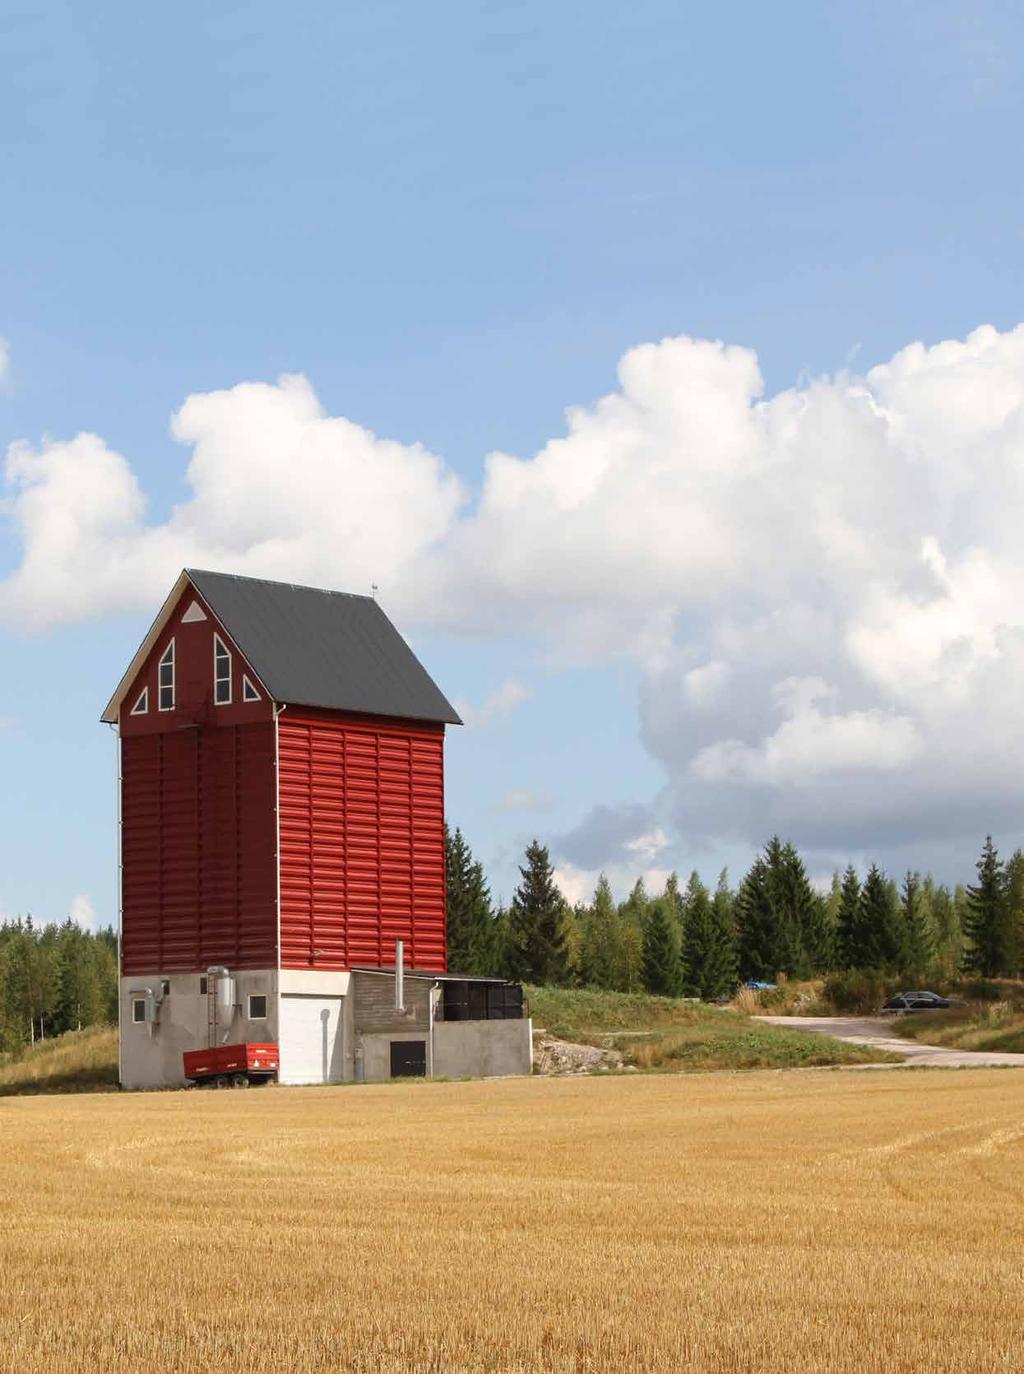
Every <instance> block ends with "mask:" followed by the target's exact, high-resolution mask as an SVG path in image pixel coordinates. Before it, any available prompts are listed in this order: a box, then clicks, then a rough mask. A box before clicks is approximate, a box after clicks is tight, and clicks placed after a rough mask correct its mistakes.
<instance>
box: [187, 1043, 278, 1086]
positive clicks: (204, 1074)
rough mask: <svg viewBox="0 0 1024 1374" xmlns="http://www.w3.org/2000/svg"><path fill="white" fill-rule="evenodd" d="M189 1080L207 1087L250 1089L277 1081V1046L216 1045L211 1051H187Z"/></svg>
mask: <svg viewBox="0 0 1024 1374" xmlns="http://www.w3.org/2000/svg"><path fill="white" fill-rule="evenodd" d="M182 1059H183V1060H184V1063H185V1077H186V1078H187V1079H188V1080H189V1082H190V1083H192V1084H194V1085H197V1086H199V1087H207V1088H227V1087H232V1088H247V1087H248V1086H249V1084H250V1083H269V1082H274V1081H275V1080H276V1079H277V1069H278V1054H277V1046H276V1045H253V1044H248V1043H247V1044H244V1045H215V1046H214V1047H213V1048H212V1049H209V1050H186V1051H185V1053H184V1054H183V1055H182Z"/></svg>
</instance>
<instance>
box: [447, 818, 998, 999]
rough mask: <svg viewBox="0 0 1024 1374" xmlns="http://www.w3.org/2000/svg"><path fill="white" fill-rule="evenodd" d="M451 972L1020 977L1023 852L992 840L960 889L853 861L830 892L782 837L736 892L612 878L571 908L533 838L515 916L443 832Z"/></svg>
mask: <svg viewBox="0 0 1024 1374" xmlns="http://www.w3.org/2000/svg"><path fill="white" fill-rule="evenodd" d="M446 848H447V865H448V868H447V873H448V877H447V882H448V966H449V968H450V969H452V970H453V971H456V972H465V973H475V974H480V975H486V976H491V977H500V978H511V979H514V980H516V981H523V982H532V983H552V984H563V985H576V986H583V987H594V988H607V989H613V990H619V991H623V992H638V991H642V990H646V991H648V992H653V993H661V994H665V995H669V996H675V995H684V996H695V997H700V998H702V999H703V1000H705V1001H714V1000H716V999H722V998H726V997H729V996H731V995H732V993H733V992H734V991H735V989H736V987H737V986H738V985H739V984H740V983H741V982H774V981H775V980H776V979H777V978H778V976H779V975H780V974H785V975H786V976H787V977H789V978H807V977H812V976H815V975H818V974H826V973H830V972H838V971H842V970H868V969H870V970H878V971H881V972H885V973H890V974H895V975H900V976H902V977H905V978H906V980H907V982H908V983H909V984H913V983H923V982H926V981H928V980H930V979H932V980H949V979H951V978H954V977H956V976H958V975H959V974H961V973H972V974H976V975H979V976H981V977H984V978H995V977H1018V976H1020V974H1021V971H1022V963H1024V853H1022V851H1021V850H1019V849H1018V850H1017V851H1016V852H1015V853H1014V854H1013V855H1012V856H1011V858H1010V859H1009V860H1008V861H1006V862H1004V861H1003V860H1002V859H1001V858H1000V856H999V854H998V851H997V850H996V848H995V846H994V845H993V843H992V839H991V837H989V838H988V839H986V841H985V845H984V848H983V850H982V853H981V857H980V859H979V860H978V863H977V865H976V868H977V876H976V879H975V881H974V882H973V883H969V884H966V885H957V886H956V887H954V888H950V887H949V886H947V885H945V884H943V883H937V882H936V881H935V880H934V879H933V878H932V877H931V876H930V875H927V874H926V875H925V876H923V877H922V876H921V874H919V873H917V872H913V871H908V872H907V873H906V874H905V875H904V877H903V878H902V880H901V881H900V882H896V881H895V880H894V879H892V878H891V877H889V876H888V875H887V874H886V873H884V872H883V871H882V869H881V868H880V867H879V866H878V865H877V864H872V865H871V867H870V868H869V869H868V871H867V872H866V873H864V874H863V875H862V874H860V873H858V871H857V870H856V869H855V868H854V867H853V866H852V865H850V866H849V867H847V869H846V870H845V872H842V873H840V872H836V873H835V874H834V875H833V878H832V882H831V886H830V888H829V890H828V891H826V892H822V891H820V890H818V889H817V888H816V887H815V886H814V885H813V884H812V883H811V881H810V879H809V877H808V875H807V869H806V866H805V864H804V861H803V860H802V859H801V857H800V855H799V853H798V852H797V849H796V847H795V846H794V845H793V844H791V843H789V842H784V841H782V840H781V839H779V838H778V837H777V836H775V837H773V838H772V839H771V840H769V841H768V843H767V844H766V845H765V847H764V849H763V850H762V851H761V852H760V853H759V854H758V855H757V857H756V858H755V860H754V862H753V863H752V865H751V867H750V869H749V870H748V872H747V873H746V874H745V875H744V877H743V879H742V881H741V882H740V883H739V885H738V887H737V888H735V889H733V888H732V887H731V886H730V883H729V877H728V874H727V872H725V871H723V872H722V873H721V874H720V875H719V877H718V881H717V883H716V884H715V886H714V888H713V889H712V888H709V887H708V886H706V885H705V884H704V882H703V881H702V879H701V877H700V875H699V874H698V873H696V872H694V873H693V874H691V876H690V878H689V881H688V882H687V883H686V885H685V887H684V886H683V885H682V884H681V883H680V881H679V878H678V877H677V875H676V874H674V873H673V874H672V875H671V876H670V878H669V879H668V882H667V883H666V885H665V889H664V891H663V892H660V893H655V894H650V893H648V892H647V890H646V888H645V886H644V883H643V881H642V879H641V880H638V881H637V883H636V884H635V886H634V887H633V889H632V891H631V892H630V894H629V896H628V897H627V898H626V900H625V901H624V902H616V901H615V899H614V897H613V895H612V891H611V888H610V886H609V884H608V880H607V879H606V878H605V877H604V876H602V877H601V878H600V879H599V880H598V883H597V887H596V890H595V892H594V895H593V897H592V899H591V900H590V901H589V902H579V903H575V904H571V903H569V902H567V901H566V900H565V898H564V897H563V896H562V894H561V892H560V891H559V889H558V886H557V884H556V882H555V877H554V870H553V867H552V864H551V859H550V855H549V852H548V850H547V849H546V848H545V846H544V845H542V844H540V843H539V841H537V840H534V841H533V843H532V844H530V846H529V847H528V848H527V850H526V854H525V858H524V862H523V863H522V865H521V866H520V870H519V872H520V881H519V885H518V886H517V888H516V891H515V894H514V896H513V898H512V901H511V902H510V903H509V905H508V906H507V907H506V906H504V905H502V904H499V905H497V906H495V904H494V903H493V902H492V900H491V895H490V890H489V887H488V883H487V880H486V875H485V874H484V870H483V866H482V865H481V863H480V862H479V860H477V859H476V858H475V857H474V856H473V854H472V851H471V850H470V847H469V845H468V844H467V842H466V839H465V837H464V836H463V834H462V832H461V831H460V830H455V831H454V832H452V831H449V832H447V835H446Z"/></svg>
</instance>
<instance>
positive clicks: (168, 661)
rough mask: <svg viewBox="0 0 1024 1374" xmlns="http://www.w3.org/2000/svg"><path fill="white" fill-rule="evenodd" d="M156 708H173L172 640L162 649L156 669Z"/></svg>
mask: <svg viewBox="0 0 1024 1374" xmlns="http://www.w3.org/2000/svg"><path fill="white" fill-rule="evenodd" d="M157 674H158V676H157V693H158V695H157V708H158V709H159V710H161V711H173V710H174V640H173V639H172V640H171V642H170V644H168V646H167V648H166V649H165V650H164V652H163V655H162V656H161V659H160V666H159V668H158V669H157Z"/></svg>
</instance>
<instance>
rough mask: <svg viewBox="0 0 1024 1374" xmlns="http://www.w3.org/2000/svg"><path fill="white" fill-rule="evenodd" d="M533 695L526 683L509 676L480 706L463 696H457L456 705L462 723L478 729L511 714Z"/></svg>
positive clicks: (488, 694)
mask: <svg viewBox="0 0 1024 1374" xmlns="http://www.w3.org/2000/svg"><path fill="white" fill-rule="evenodd" d="M532 695H533V694H532V692H531V691H530V689H529V688H528V687H527V686H526V684H525V683H523V682H520V681H519V679H518V678H515V677H509V678H506V679H505V681H504V682H502V683H501V684H500V686H498V687H495V689H494V691H493V692H488V693H487V695H486V696H485V697H484V699H483V701H482V702H480V704H479V705H478V706H475V705H473V703H472V702H468V701H464V700H463V699H462V698H461V697H456V698H455V702H454V706H455V709H456V711H458V713H459V715H460V716H461V717H462V723H463V724H464V725H467V726H468V727H469V728H470V729H476V728H479V727H480V726H482V725H490V723H491V722H492V721H495V720H500V719H501V718H502V716H507V715H509V714H510V712H512V711H514V710H515V709H516V707H517V706H521V705H522V703H523V702H524V701H529V699H530V697H531V696H532Z"/></svg>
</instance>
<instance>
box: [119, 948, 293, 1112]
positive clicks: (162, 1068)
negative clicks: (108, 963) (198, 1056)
mask: <svg viewBox="0 0 1024 1374" xmlns="http://www.w3.org/2000/svg"><path fill="white" fill-rule="evenodd" d="M202 976H203V975H202V974H200V973H153V974H146V975H140V974H136V975H135V976H133V977H131V978H122V979H121V980H120V1033H121V1086H122V1087H123V1088H177V1087H181V1086H182V1085H183V1084H184V1082H185V1074H184V1070H183V1068H182V1062H181V1056H182V1054H183V1053H184V1052H185V1050H201V1049H205V1048H206V1045H207V1039H208V1031H207V999H206V996H205V995H204V994H202V993H200V991H199V979H200V978H201V977H202ZM232 976H233V977H234V980H235V1001H236V1003H238V1004H239V1005H238V1006H236V1008H235V1010H234V1012H233V1015H232V1018H231V1021H230V1024H229V1025H227V1026H225V1025H224V1024H223V1022H222V1023H221V1025H220V1036H219V1039H220V1040H221V1042H222V1043H224V1044H238V1043H240V1042H242V1041H244V1040H250V1041H253V1042H255V1043H256V1044H263V1043H276V1042H277V970H276V969H242V970H240V971H239V972H234V971H233V972H232ZM164 981H166V982H168V983H170V992H169V993H168V994H167V995H166V996H164V998H163V1001H162V1002H161V1004H160V1019H159V1021H158V1022H157V1023H156V1024H155V1025H153V1026H150V1025H148V1024H145V1023H142V1024H139V1023H137V1022H134V1021H133V1020H132V1002H133V1000H134V996H133V994H134V995H136V996H141V995H142V991H143V989H145V988H147V987H148V988H152V989H153V991H154V993H157V994H159V991H160V985H161V983H163V982H164ZM250 993H264V994H265V995H266V998H267V1017H266V1020H258V1021H250V1020H249V1019H248V1018H247V1016H246V1012H247V1011H248V1007H249V994H250ZM225 1031H226V1032H227V1039H226V1040H225V1038H224V1036H225Z"/></svg>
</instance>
